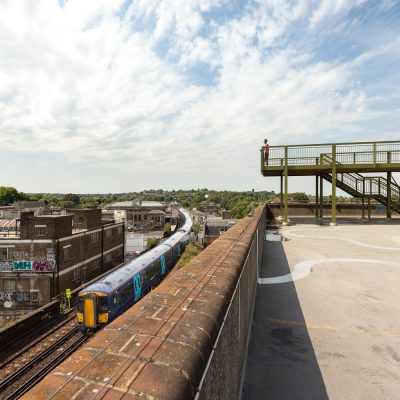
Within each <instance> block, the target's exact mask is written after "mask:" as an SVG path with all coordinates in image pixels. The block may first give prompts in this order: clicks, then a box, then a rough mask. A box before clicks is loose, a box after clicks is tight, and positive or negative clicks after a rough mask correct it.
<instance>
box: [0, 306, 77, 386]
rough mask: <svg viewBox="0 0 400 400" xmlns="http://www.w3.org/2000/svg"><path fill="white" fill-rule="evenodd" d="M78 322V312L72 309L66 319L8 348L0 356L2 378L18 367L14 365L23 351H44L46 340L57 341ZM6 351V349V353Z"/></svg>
mask: <svg viewBox="0 0 400 400" xmlns="http://www.w3.org/2000/svg"><path fill="white" fill-rule="evenodd" d="M76 325H77V323H76V314H75V312H74V311H71V312H69V313H68V314H67V316H66V317H65V319H63V320H62V321H61V322H58V323H55V324H53V325H50V326H48V327H47V329H45V330H43V331H42V332H41V333H39V336H37V335H36V336H35V335H34V334H33V338H31V339H30V340H29V337H28V338H24V343H21V344H19V345H18V343H16V344H14V345H13V346H12V347H11V348H9V349H8V351H7V353H6V354H5V355H2V357H0V379H3V377H4V374H6V375H7V369H11V370H12V371H14V370H15V369H17V368H18V365H14V363H13V362H14V361H15V362H16V363H18V357H20V356H21V355H22V354H23V353H27V352H28V351H30V350H32V349H34V348H35V349H37V350H36V351H37V352H39V351H42V350H41V349H42V348H43V347H46V340H47V341H48V342H52V341H55V340H57V339H59V338H60V337H62V336H63V335H64V334H65V333H67V332H69V331H71V329H74V328H75V326H76ZM5 352H6V351H5V350H4V353H5Z"/></svg>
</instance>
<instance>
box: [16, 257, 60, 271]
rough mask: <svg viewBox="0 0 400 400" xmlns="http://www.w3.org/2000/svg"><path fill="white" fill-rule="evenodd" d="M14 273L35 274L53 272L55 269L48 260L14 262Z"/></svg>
mask: <svg viewBox="0 0 400 400" xmlns="http://www.w3.org/2000/svg"><path fill="white" fill-rule="evenodd" d="M12 267H13V270H14V271H34V272H51V271H53V268H52V266H51V264H50V263H49V261H48V260H34V261H26V260H22V261H14V262H13V263H12Z"/></svg>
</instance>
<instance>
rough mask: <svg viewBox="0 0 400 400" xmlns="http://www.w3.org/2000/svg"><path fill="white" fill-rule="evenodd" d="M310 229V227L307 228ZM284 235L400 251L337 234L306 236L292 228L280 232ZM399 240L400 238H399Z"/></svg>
mask: <svg viewBox="0 0 400 400" xmlns="http://www.w3.org/2000/svg"><path fill="white" fill-rule="evenodd" d="M308 230H311V229H308ZM282 233H283V234H284V235H291V236H295V237H299V238H306V239H329V240H341V241H344V242H349V243H352V244H355V245H357V246H362V247H368V248H371V249H378V250H389V251H400V247H387V246H378V245H374V244H368V243H364V242H360V241H359V240H354V239H346V238H341V237H337V236H307V235H299V234H298V233H294V232H293V230H290V231H283V232H282ZM399 241H400V239H399Z"/></svg>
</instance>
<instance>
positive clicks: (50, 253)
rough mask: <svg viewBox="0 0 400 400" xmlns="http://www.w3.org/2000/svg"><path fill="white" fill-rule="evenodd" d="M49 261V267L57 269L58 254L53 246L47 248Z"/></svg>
mask: <svg viewBox="0 0 400 400" xmlns="http://www.w3.org/2000/svg"><path fill="white" fill-rule="evenodd" d="M47 261H48V262H49V268H51V270H55V268H56V255H55V253H54V249H53V248H51V247H50V248H49V249H47Z"/></svg>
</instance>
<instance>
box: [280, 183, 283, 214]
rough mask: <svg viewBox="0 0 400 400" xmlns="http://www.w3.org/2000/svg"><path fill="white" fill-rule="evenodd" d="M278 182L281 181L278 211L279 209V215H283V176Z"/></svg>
mask: <svg viewBox="0 0 400 400" xmlns="http://www.w3.org/2000/svg"><path fill="white" fill-rule="evenodd" d="M280 181H281V193H280V203H281V204H280V206H281V207H280V209H281V215H283V175H281V176H280Z"/></svg>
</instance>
